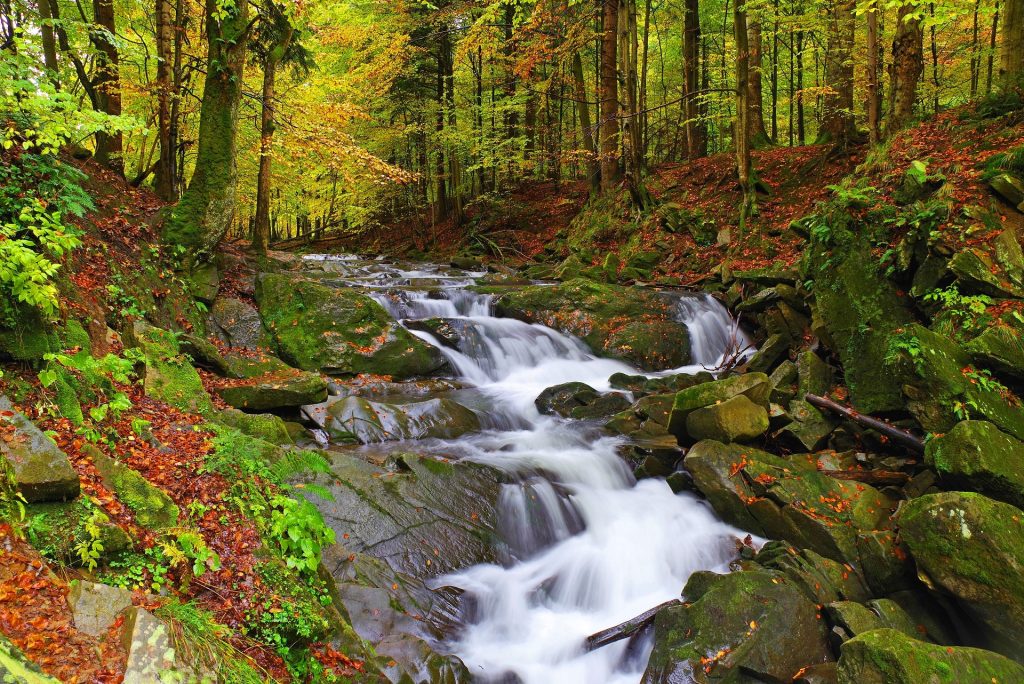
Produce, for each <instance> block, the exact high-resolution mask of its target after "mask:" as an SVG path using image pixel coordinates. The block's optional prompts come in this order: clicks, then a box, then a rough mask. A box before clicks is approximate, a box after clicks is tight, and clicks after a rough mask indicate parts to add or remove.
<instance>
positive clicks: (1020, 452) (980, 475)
mask: <svg viewBox="0 0 1024 684" xmlns="http://www.w3.org/2000/svg"><path fill="white" fill-rule="evenodd" d="M925 460H926V461H927V463H928V465H930V466H932V467H933V468H934V469H935V471H936V472H937V473H938V474H939V477H940V478H941V479H942V480H943V482H944V483H946V484H947V485H948V486H949V488H951V489H961V488H962V489H968V490H970V491H974V492H981V493H982V494H985V495H986V496H990V497H992V498H993V499H998V500H1000V501H1005V502H1006V503H1009V504H1013V505H1014V506H1017V507H1018V508H1024V442H1021V441H1020V440H1017V439H1014V438H1013V437H1010V436H1009V435H1008V434H1006V433H1005V432H1001V431H1000V430H999V428H997V427H996V426H995V425H993V424H992V423H989V422H986V421H983V420H965V421H962V422H960V423H957V424H956V425H955V426H954V427H953V429H952V430H950V431H949V432H948V433H946V434H944V435H941V436H938V437H935V438H934V439H931V440H929V442H928V444H927V446H926V449H925Z"/></svg>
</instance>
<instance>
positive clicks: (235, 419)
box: [213, 408, 294, 445]
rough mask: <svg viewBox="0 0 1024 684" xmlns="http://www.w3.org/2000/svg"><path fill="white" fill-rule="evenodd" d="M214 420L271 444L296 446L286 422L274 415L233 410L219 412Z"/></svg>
mask: <svg viewBox="0 0 1024 684" xmlns="http://www.w3.org/2000/svg"><path fill="white" fill-rule="evenodd" d="M213 420H215V421H216V422H218V423H220V424H222V425H227V426H228V427H232V428H234V429H236V430H239V431H241V432H243V433H245V434H246V435H248V436H250V437H255V438H257V439H260V440H263V441H264V442H269V443H270V444H277V445H290V444H294V440H293V439H292V436H291V434H290V433H289V431H288V426H287V425H285V422H284V420H282V419H281V418H280V417H279V416H275V415H274V414H272V413H244V412H242V411H239V410H238V409H233V408H232V409H225V410H223V411H217V412H216V413H215V414H214V415H213Z"/></svg>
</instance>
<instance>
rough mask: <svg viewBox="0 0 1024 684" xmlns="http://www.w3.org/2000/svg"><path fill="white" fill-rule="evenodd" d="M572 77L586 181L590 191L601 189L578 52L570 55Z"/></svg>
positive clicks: (581, 61)
mask: <svg viewBox="0 0 1024 684" xmlns="http://www.w3.org/2000/svg"><path fill="white" fill-rule="evenodd" d="M572 76H573V81H574V84H575V93H576V100H578V102H577V103H576V109H577V111H578V112H579V117H580V128H581V129H582V132H583V149H584V150H585V151H586V153H587V180H588V181H589V182H590V188H591V189H592V190H598V189H600V187H601V164H600V162H599V161H598V157H597V146H596V144H595V143H594V129H593V128H592V125H593V124H592V123H591V121H590V105H589V104H588V102H587V83H586V81H585V80H584V78H583V59H582V58H581V57H580V53H579V52H574V53H573V55H572Z"/></svg>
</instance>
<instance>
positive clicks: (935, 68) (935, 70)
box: [928, 2, 940, 114]
mask: <svg viewBox="0 0 1024 684" xmlns="http://www.w3.org/2000/svg"><path fill="white" fill-rule="evenodd" d="M928 11H929V12H930V13H931V18H932V21H931V24H932V25H931V29H930V30H931V39H932V87H933V89H934V92H933V94H932V108H933V109H934V110H935V113H936V114H938V113H939V88H940V86H939V44H938V43H937V42H936V40H935V3H934V2H931V3H928Z"/></svg>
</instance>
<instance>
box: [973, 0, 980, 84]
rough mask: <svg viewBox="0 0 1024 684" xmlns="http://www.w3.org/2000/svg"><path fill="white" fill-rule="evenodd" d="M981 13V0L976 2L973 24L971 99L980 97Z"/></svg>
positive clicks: (975, 0)
mask: <svg viewBox="0 0 1024 684" xmlns="http://www.w3.org/2000/svg"><path fill="white" fill-rule="evenodd" d="M980 13H981V0H974V21H973V23H972V24H971V99H972V100H973V99H974V98H976V97H977V96H978V84H979V83H980V81H981V57H980V52H979V50H980V48H981V44H980V37H981V26H980V22H979V21H978V19H979V16H978V15H979V14H980Z"/></svg>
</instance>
